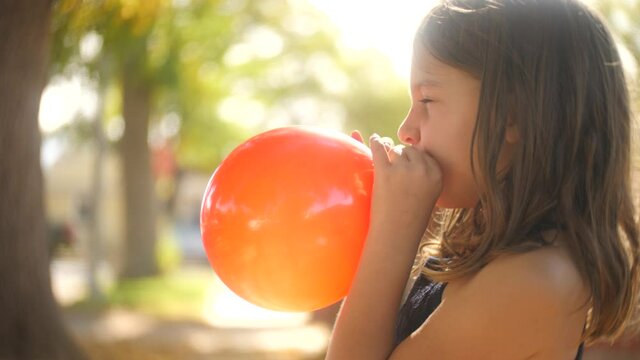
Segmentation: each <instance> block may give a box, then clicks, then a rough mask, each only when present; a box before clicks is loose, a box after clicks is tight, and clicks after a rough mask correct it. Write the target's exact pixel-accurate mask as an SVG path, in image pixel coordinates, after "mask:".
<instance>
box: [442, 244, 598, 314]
mask: <svg viewBox="0 0 640 360" xmlns="http://www.w3.org/2000/svg"><path fill="white" fill-rule="evenodd" d="M492 284H494V285H492ZM452 285H453V286H452V289H455V286H456V285H455V284H452ZM468 285H470V286H469V287H468V291H478V290H481V289H482V288H485V287H493V286H496V287H502V286H506V287H509V288H511V289H514V291H523V292H525V293H530V292H533V293H537V294H538V295H537V296H536V297H537V298H540V300H544V301H547V302H551V303H553V304H555V305H557V306H560V307H562V308H564V309H565V310H566V309H569V308H570V307H572V306H575V307H579V306H580V305H583V303H584V302H585V301H586V299H587V298H588V295H589V291H588V286H587V283H586V281H585V279H583V278H582V276H581V275H580V273H579V271H578V268H577V266H576V265H575V264H574V262H573V261H572V259H571V256H570V255H569V252H568V250H567V249H566V247H565V246H564V245H562V244H559V245H555V246H547V247H544V248H540V249H537V250H532V251H529V252H526V253H521V254H509V255H504V256H501V257H499V258H497V259H495V260H493V261H492V262H490V263H489V264H487V265H486V266H485V267H484V268H483V269H482V270H481V271H479V272H478V274H477V275H476V276H475V277H474V278H473V281H470V282H468Z"/></svg>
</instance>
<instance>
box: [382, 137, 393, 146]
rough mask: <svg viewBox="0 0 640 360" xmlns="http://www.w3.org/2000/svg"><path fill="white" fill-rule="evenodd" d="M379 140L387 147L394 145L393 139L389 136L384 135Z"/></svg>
mask: <svg viewBox="0 0 640 360" xmlns="http://www.w3.org/2000/svg"><path fill="white" fill-rule="evenodd" d="M380 141H382V143H383V144H385V145H386V146H388V147H389V148H392V147H394V146H395V144H394V143H393V139H391V138H390V137H386V136H385V137H382V138H380Z"/></svg>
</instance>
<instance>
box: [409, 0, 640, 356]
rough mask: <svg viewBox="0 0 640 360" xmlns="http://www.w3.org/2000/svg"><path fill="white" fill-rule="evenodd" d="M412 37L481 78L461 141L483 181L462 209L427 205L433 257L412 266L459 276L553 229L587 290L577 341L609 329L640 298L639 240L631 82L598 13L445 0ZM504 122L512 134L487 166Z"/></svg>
mask: <svg viewBox="0 0 640 360" xmlns="http://www.w3.org/2000/svg"><path fill="white" fill-rule="evenodd" d="M417 37H418V40H420V41H421V43H422V44H423V45H424V46H425V47H426V49H427V50H428V51H429V52H430V53H431V54H432V55H433V56H435V57H436V58H437V59H439V60H440V61H442V62H444V63H446V64H449V65H451V66H453V67H456V68H458V69H461V70H463V71H466V72H468V73H469V74H471V75H472V76H474V77H476V78H478V79H479V80H480V82H481V91H480V99H479V108H478V116H477V121H476V125H475V129H474V135H473V142H472V146H471V149H470V150H469V151H471V153H472V156H471V159H477V163H475V164H474V163H473V162H474V161H473V160H472V164H471V168H472V169H478V170H479V171H477V172H475V173H474V174H475V177H476V181H477V182H478V184H479V185H480V188H482V189H483V192H482V194H481V196H480V201H479V203H478V205H477V206H476V207H475V208H473V209H439V210H438V212H437V213H436V216H434V219H433V220H432V224H431V226H430V229H431V235H432V236H431V237H430V239H428V241H427V242H426V246H427V248H428V249H430V251H431V254H432V255H433V254H435V255H438V256H437V258H439V259H440V261H439V262H438V263H437V264H436V266H433V267H430V268H427V267H424V268H422V269H421V270H422V272H423V273H424V274H425V275H427V276H429V277H431V278H433V279H434V280H436V281H449V280H452V279H456V278H459V277H462V276H465V275H469V274H472V273H475V272H477V271H478V270H480V269H481V268H482V267H483V266H484V265H486V264H487V263H488V262H490V261H491V260H492V259H494V258H496V257H497V256H499V255H501V254H506V253H518V252H526V251H529V250H532V249H535V248H539V247H542V246H545V245H548V244H549V243H547V242H544V241H539V242H532V241H531V240H532V239H533V238H536V237H537V236H539V235H540V233H541V232H542V231H544V230H546V229H560V230H561V231H562V232H563V233H564V235H565V237H566V245H567V247H568V249H569V252H570V254H571V257H572V259H573V261H574V263H575V265H576V266H577V268H578V270H579V271H580V273H581V274H582V276H583V278H584V279H585V281H587V282H588V285H590V288H591V298H590V299H589V301H590V310H589V313H588V317H587V324H586V328H585V332H584V333H583V340H584V341H586V342H587V343H591V342H593V341H595V340H596V339H600V338H608V339H614V338H616V337H617V336H619V335H620V334H621V332H622V331H623V330H624V328H625V327H626V326H628V325H629V323H630V322H631V320H632V319H633V317H634V310H635V308H636V304H637V300H638V291H639V286H640V283H639V280H640V277H639V276H640V268H639V264H638V260H639V259H638V258H639V251H640V250H639V249H640V246H639V243H638V242H639V239H638V224H637V222H636V219H635V214H634V206H633V203H632V197H631V189H630V174H631V171H630V170H631V135H630V133H631V111H630V105H629V93H628V90H627V85H626V82H625V77H624V73H623V69H622V65H621V61H620V57H619V55H618V52H617V49H616V45H615V43H614V41H613V39H612V36H611V34H610V33H609V31H608V30H607V28H606V27H605V25H604V23H603V20H602V19H601V18H600V17H599V16H598V15H597V14H595V13H594V11H592V10H591V9H589V8H587V7H586V6H585V5H584V4H582V3H580V2H579V1H576V0H466V1H465V0H444V1H442V2H441V3H440V4H439V5H438V6H436V7H435V8H434V9H433V10H432V11H431V12H430V13H429V15H428V16H427V17H426V18H425V20H424V21H423V23H422V25H421V26H420V28H419V30H418V33H417ZM508 124H511V125H515V126H516V128H517V131H518V133H519V136H520V141H519V142H518V143H517V144H516V147H515V150H514V152H513V158H512V162H511V164H510V166H509V168H508V169H507V170H506V171H504V172H502V173H498V171H497V170H498V169H497V162H498V155H499V152H500V149H501V147H502V144H503V141H504V137H505V129H506V127H507V125H508ZM474 149H475V151H474ZM474 152H475V154H473V153H474ZM474 155H475V156H474ZM460 239H465V240H464V244H463V246H461V244H460ZM586 304H587V303H585V305H586Z"/></svg>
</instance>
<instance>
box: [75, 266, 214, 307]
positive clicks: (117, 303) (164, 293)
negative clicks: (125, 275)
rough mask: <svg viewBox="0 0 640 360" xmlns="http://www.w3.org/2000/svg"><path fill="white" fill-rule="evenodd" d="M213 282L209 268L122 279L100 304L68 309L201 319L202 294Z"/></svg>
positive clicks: (83, 302) (82, 302)
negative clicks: (116, 309) (125, 311)
mask: <svg viewBox="0 0 640 360" xmlns="http://www.w3.org/2000/svg"><path fill="white" fill-rule="evenodd" d="M213 281H214V275H213V272H212V271H211V270H209V269H202V270H200V269H198V270H190V269H179V270H175V271H173V272H171V273H168V274H165V275H159V276H155V277H149V278H141V279H128V280H122V281H120V282H118V283H117V284H116V285H115V286H114V287H113V288H112V289H110V290H109V291H108V292H107V294H106V298H105V300H104V301H101V302H91V301H88V300H83V301H80V302H78V303H75V304H73V305H71V306H70V308H69V309H70V310H93V311H103V310H107V309H109V308H125V309H128V310H133V311H138V312H141V313H144V314H148V315H152V316H156V317H160V318H164V319H189V320H202V309H203V306H204V300H205V294H206V292H207V289H208V288H209V287H210V285H211V284H212V282H213Z"/></svg>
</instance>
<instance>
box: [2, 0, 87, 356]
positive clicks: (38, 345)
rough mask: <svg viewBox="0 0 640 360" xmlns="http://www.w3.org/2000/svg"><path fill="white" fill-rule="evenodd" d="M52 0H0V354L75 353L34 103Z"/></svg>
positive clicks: (38, 91)
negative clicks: (48, 232)
mask: <svg viewBox="0 0 640 360" xmlns="http://www.w3.org/2000/svg"><path fill="white" fill-rule="evenodd" d="M50 10H51V1H50V0H6V1H3V2H2V3H1V4H0V54H2V56H0V128H1V129H2V131H0V246H1V248H0V284H2V285H0V319H2V321H0V358H2V359H44V358H47V359H81V358H83V357H84V356H83V355H82V353H81V352H80V351H79V349H78V348H76V346H75V345H74V344H73V342H72V340H71V338H70V337H69V335H68V334H67V332H66V331H65V328H64V325H63V321H62V318H61V316H60V313H59V311H58V309H57V306H56V303H55V301H54V298H53V294H52V291H51V284H50V279H49V259H48V246H47V241H46V236H45V221H44V204H43V185H42V184H43V179H42V171H41V168H40V133H39V129H38V108H39V100H40V95H41V93H42V89H43V87H44V84H45V79H46V78H45V69H46V67H45V66H46V59H47V58H48V56H47V50H48V47H47V45H48V33H49V24H50Z"/></svg>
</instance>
